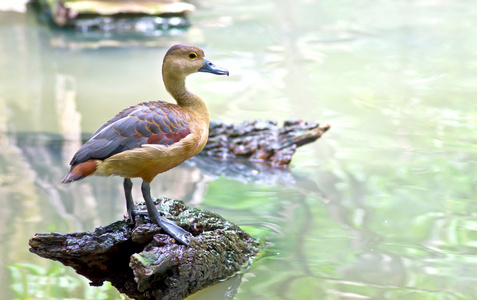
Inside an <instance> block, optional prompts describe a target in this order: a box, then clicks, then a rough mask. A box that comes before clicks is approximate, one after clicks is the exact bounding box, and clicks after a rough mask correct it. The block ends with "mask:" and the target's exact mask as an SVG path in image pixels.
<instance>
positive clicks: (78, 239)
mask: <svg viewBox="0 0 477 300" xmlns="http://www.w3.org/2000/svg"><path fill="white" fill-rule="evenodd" d="M156 204H157V202H156ZM137 208H138V209H140V210H144V209H145V207H142V206H141V205H139V207H137ZM158 209H159V207H158ZM160 211H162V212H163V213H164V214H165V216H166V217H167V218H169V219H171V220H174V221H175V222H176V223H177V224H178V225H179V226H181V227H182V228H184V229H185V230H187V231H189V232H190V233H191V234H192V236H193V237H191V238H190V240H189V246H184V245H180V244H177V243H176V242H175V240H174V239H173V238H171V237H170V236H169V235H167V234H165V233H164V232H163V230H162V229H161V228H160V227H158V226H157V225H155V224H153V223H151V222H150V221H149V219H148V218H147V217H144V216H138V217H136V224H135V225H134V227H132V226H131V225H129V224H128V223H127V222H126V221H117V222H114V223H112V224H110V225H108V226H104V227H98V228H96V229H95V230H94V231H90V232H78V233H67V234H60V233H49V234H36V235H35V236H34V237H33V238H31V239H30V246H31V248H30V251H31V252H32V253H35V254H37V255H39V256H41V257H44V258H48V259H52V260H57V261H60V262H62V263H63V264H64V265H66V266H71V267H73V268H74V269H75V270H76V272H77V273H78V274H81V275H83V276H85V277H86V278H88V279H89V280H91V285H94V286H100V285H102V283H103V282H104V281H110V282H111V284H112V285H113V286H114V287H116V288H117V289H118V290H119V291H120V292H121V293H124V294H126V295H127V296H129V297H131V298H134V299H184V298H186V297H187V296H189V295H190V294H192V293H195V292H197V291H199V290H200V289H203V288H205V287H207V286H209V285H212V284H215V283H217V282H218V281H220V280H224V279H227V278H229V277H231V276H233V275H234V274H236V273H237V272H240V271H243V270H245V269H246V268H248V266H250V264H251V262H252V260H253V259H254V258H255V257H256V256H257V255H258V254H259V252H260V250H261V249H262V246H263V243H262V242H261V241H260V240H258V239H256V238H253V237H252V236H250V235H249V234H247V233H246V232H244V231H243V230H241V229H240V228H239V227H238V226H237V225H234V224H232V223H230V222H228V221H227V220H225V219H224V218H222V217H220V216H219V215H216V214H214V213H212V212H209V211H205V210H201V209H198V208H190V207H187V206H186V205H185V204H183V203H182V202H181V201H178V200H171V199H165V198H164V199H162V205H161V206H160Z"/></svg>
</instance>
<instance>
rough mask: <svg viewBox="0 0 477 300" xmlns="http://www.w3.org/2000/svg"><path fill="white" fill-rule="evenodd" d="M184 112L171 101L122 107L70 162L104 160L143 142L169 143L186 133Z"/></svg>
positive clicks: (176, 140) (187, 126) (187, 125)
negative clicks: (123, 108)
mask: <svg viewBox="0 0 477 300" xmlns="http://www.w3.org/2000/svg"><path fill="white" fill-rule="evenodd" d="M186 119H187V116H186V114H185V113H184V112H183V111H181V109H180V107H178V106H177V105H175V104H172V103H168V102H162V101H152V102H144V103H140V104H138V105H135V106H132V107H129V108H126V109H125V110H123V111H121V112H120V113H118V114H117V115H116V116H115V117H113V118H112V119H111V120H109V121H108V122H106V123H105V124H104V125H103V126H101V127H100V128H99V129H98V130H97V131H96V132H95V134H94V135H93V137H92V138H91V139H90V140H89V141H87V142H86V143H85V144H84V145H83V146H82V147H81V148H80V149H79V150H78V152H76V154H75V155H74V156H73V158H72V160H71V162H70V164H71V165H76V164H79V163H82V162H85V161H88V160H90V159H100V160H104V159H106V158H108V157H110V156H112V155H114V154H117V153H120V152H123V151H127V150H131V149H134V148H138V147H141V146H142V145H144V144H159V145H164V146H169V145H172V144H174V143H177V142H179V141H180V140H181V139H183V138H185V137H186V136H187V135H189V134H190V128H189V123H188V122H187V121H186Z"/></svg>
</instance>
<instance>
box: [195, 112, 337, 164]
mask: <svg viewBox="0 0 477 300" xmlns="http://www.w3.org/2000/svg"><path fill="white" fill-rule="evenodd" d="M329 128H330V125H328V124H325V125H321V124H320V123H318V122H305V121H301V120H288V121H285V122H284V123H283V126H282V127H279V126H278V125H277V122H275V121H261V120H255V121H246V122H243V123H240V124H225V123H223V122H220V121H213V122H211V123H210V128H209V131H210V132H209V141H208V142H207V145H206V146H205V148H204V150H203V153H204V154H206V155H209V156H213V157H219V158H224V159H227V158H246V159H249V160H252V161H268V162H271V164H272V165H274V166H284V165H287V164H289V163H290V161H291V159H292V156H293V154H294V153H295V151H296V149H297V148H298V147H300V146H303V145H306V144H308V143H311V142H314V141H316V140H317V139H318V138H320V137H321V136H322V135H323V133H325V132H326V131H327V130H328V129H329Z"/></svg>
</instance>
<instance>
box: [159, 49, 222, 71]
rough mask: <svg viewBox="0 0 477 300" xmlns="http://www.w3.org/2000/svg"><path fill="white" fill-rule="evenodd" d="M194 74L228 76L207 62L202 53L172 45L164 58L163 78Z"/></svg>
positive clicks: (198, 50)
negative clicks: (205, 73) (206, 73)
mask: <svg viewBox="0 0 477 300" xmlns="http://www.w3.org/2000/svg"><path fill="white" fill-rule="evenodd" d="M196 72H208V73H212V74H218V75H227V76H228V75H229V71H227V70H225V69H223V68H221V67H218V66H216V65H214V64H213V63H212V62H210V61H209V60H207V59H206V58H205V55H204V51H202V50H201V49H200V48H198V47H196V46H191V45H174V46H172V47H171V48H170V49H169V50H168V51H167V53H166V55H165V56H164V62H163V65H162V73H163V76H166V75H167V76H171V77H179V78H185V77H186V76H188V75H190V74H192V73H196Z"/></svg>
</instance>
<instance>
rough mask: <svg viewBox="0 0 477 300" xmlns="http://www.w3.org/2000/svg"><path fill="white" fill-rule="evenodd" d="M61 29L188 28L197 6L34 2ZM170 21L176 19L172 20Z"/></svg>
mask: <svg viewBox="0 0 477 300" xmlns="http://www.w3.org/2000/svg"><path fill="white" fill-rule="evenodd" d="M35 2H36V3H37V4H38V6H39V8H40V13H42V14H43V15H45V16H47V17H49V18H50V20H51V21H52V22H53V23H55V24H56V25H58V26H61V27H73V28H76V29H80V30H82V31H90V30H102V31H121V32H124V31H153V30H164V29H167V28H169V27H181V26H189V25H190V24H189V21H188V20H187V18H186V17H187V15H188V13H190V12H192V11H194V10H195V7H194V5H192V4H190V3H186V2H181V1H179V0H135V1H129V0H35ZM171 18H174V19H173V20H171Z"/></svg>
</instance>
